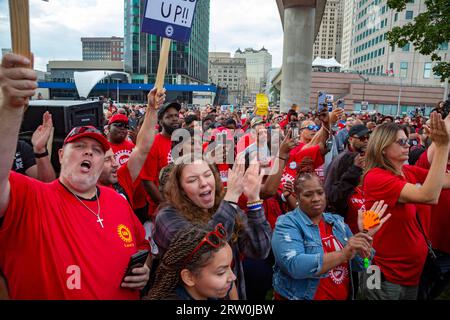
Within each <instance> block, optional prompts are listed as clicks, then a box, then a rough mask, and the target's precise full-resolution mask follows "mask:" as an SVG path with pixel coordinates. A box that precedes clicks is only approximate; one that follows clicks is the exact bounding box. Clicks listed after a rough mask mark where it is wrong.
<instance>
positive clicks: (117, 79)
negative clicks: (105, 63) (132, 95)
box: [112, 78, 121, 103]
mask: <svg viewBox="0 0 450 320" xmlns="http://www.w3.org/2000/svg"><path fill="white" fill-rule="evenodd" d="M112 80H116V81H117V82H116V95H117V103H120V91H119V81H120V80H121V79H120V78H112Z"/></svg>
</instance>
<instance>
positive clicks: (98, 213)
mask: <svg viewBox="0 0 450 320" xmlns="http://www.w3.org/2000/svg"><path fill="white" fill-rule="evenodd" d="M71 193H72V194H73V195H74V196H75V198H77V200H78V201H80V202H81V204H82V205H83V206H84V207H85V208H86V209H88V210H89V212H91V213H92V214H93V215H94V216H96V217H97V219H98V220H97V222H98V223H99V224H100V225H101V226H102V228H104V227H103V219H102V218H100V201H99V200H98V192H97V191H96V193H95V195H96V198H97V213H95V212H94V211H92V210H91V208H89V207H88V206H87V205H86V204H85V203H84V202H83V201H81V199H80V198H78V196H77V195H76V194H75V193H73V192H72V191H71Z"/></svg>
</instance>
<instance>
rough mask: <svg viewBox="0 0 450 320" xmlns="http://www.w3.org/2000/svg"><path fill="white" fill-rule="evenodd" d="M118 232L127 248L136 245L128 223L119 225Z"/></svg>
mask: <svg viewBox="0 0 450 320" xmlns="http://www.w3.org/2000/svg"><path fill="white" fill-rule="evenodd" d="M117 234H118V235H119V237H120V239H122V241H123V242H124V247H125V248H131V247H134V242H133V236H132V235H131V232H130V229H129V228H128V227H127V226H126V225H124V224H120V225H119V226H118V227H117Z"/></svg>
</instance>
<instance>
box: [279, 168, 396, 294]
mask: <svg viewBox="0 0 450 320" xmlns="http://www.w3.org/2000/svg"><path fill="white" fill-rule="evenodd" d="M305 162H306V161H303V162H302V163H301V164H300V168H299V174H298V177H297V179H296V181H295V194H296V196H297V201H298V207H297V208H296V209H295V210H293V211H291V212H289V213H287V214H286V215H282V216H280V217H279V218H278V220H277V223H276V225H275V230H274V232H273V237H272V250H273V253H274V256H275V267H274V275H273V287H274V291H275V294H274V295H275V299H279V300H346V299H351V298H352V296H353V288H352V279H351V271H357V270H361V269H362V268H363V259H362V257H369V256H370V255H371V253H372V252H371V247H372V246H371V242H372V235H373V234H374V233H375V232H376V231H378V230H379V228H380V227H381V226H382V224H383V223H384V222H385V221H386V220H387V219H388V218H389V216H386V217H384V218H383V219H381V222H380V224H379V225H378V226H376V227H374V228H371V229H370V230H369V231H368V232H367V233H362V232H360V233H358V234H356V235H353V234H352V232H351V231H350V228H349V227H348V225H346V224H345V223H344V219H343V218H342V217H341V216H339V215H336V214H331V213H324V210H325V207H326V200H325V192H324V189H323V186H322V183H321V180H320V178H319V177H318V176H317V175H316V174H315V173H311V172H312V170H313V167H312V166H305ZM371 210H373V211H374V212H375V213H376V214H377V215H378V217H382V216H383V214H384V211H385V210H386V206H383V202H379V203H378V202H377V203H375V204H374V206H373V207H372V209H371ZM359 223H360V226H361V227H360V229H362V212H361V214H360V221H359Z"/></svg>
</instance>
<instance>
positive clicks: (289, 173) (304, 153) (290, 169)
mask: <svg viewBox="0 0 450 320" xmlns="http://www.w3.org/2000/svg"><path fill="white" fill-rule="evenodd" d="M305 157H310V158H311V159H312V160H313V162H314V163H313V166H314V169H317V168H318V167H320V166H321V165H323V163H324V158H323V155H322V153H321V152H320V147H319V146H318V145H316V146H312V147H309V148H303V149H301V150H300V151H299V152H297V153H296V154H295V155H294V156H293V157H292V159H291V160H292V161H291V162H288V163H287V165H286V168H285V169H284V172H283V175H282V177H281V185H280V187H279V188H280V189H281V188H283V186H284V183H285V182H286V181H287V180H290V181H295V178H296V177H297V170H298V168H299V166H300V164H301V162H302V160H303V159H304V158H305Z"/></svg>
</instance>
